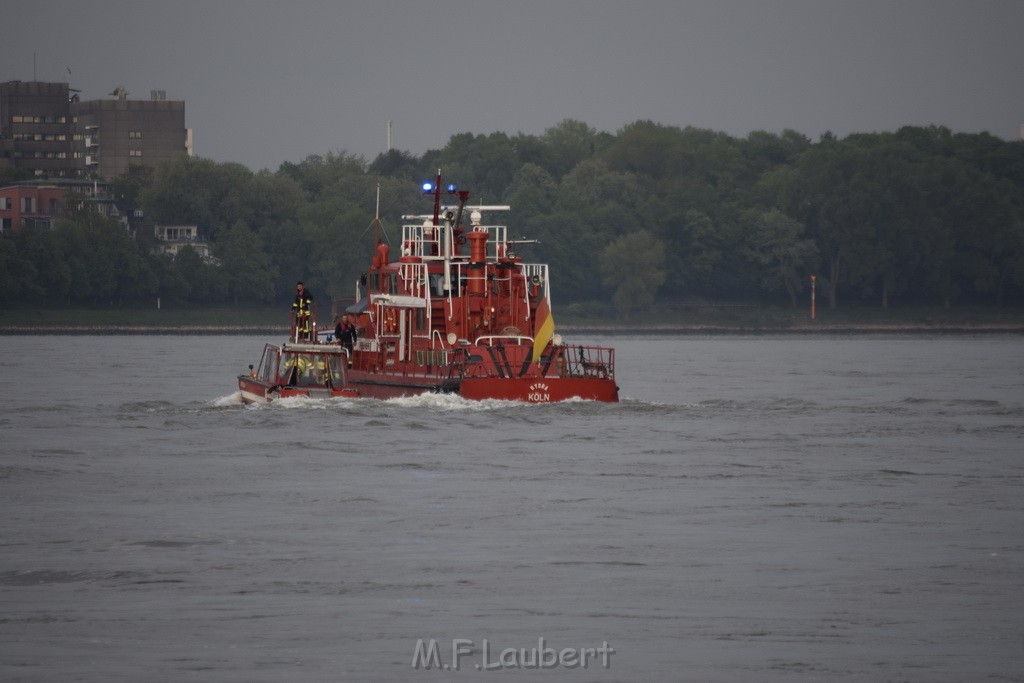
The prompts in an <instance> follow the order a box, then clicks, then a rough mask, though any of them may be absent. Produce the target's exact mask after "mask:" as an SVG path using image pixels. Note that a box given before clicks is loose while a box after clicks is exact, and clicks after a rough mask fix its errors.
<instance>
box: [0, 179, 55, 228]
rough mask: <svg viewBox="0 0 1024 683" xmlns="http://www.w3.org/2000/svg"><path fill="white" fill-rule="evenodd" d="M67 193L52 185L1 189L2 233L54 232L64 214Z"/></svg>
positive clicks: (14, 186)
mask: <svg viewBox="0 0 1024 683" xmlns="http://www.w3.org/2000/svg"><path fill="white" fill-rule="evenodd" d="M64 196H65V193H64V189H63V188H60V187H56V186H53V185H9V186H7V187H0V233H3V234H10V233H12V232H17V231H19V230H22V229H24V228H28V227H40V228H52V227H53V221H54V220H56V219H57V218H58V217H59V216H60V215H61V213H63V211H64Z"/></svg>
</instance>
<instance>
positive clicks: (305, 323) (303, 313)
mask: <svg viewBox="0 0 1024 683" xmlns="http://www.w3.org/2000/svg"><path fill="white" fill-rule="evenodd" d="M312 313H313V294H312V293H311V292H310V291H309V290H308V289H306V285H305V284H303V283H302V281H301V280H300V281H299V282H297V283H296V285H295V301H293V302H292V314H293V315H294V316H295V338H296V340H298V341H310V324H311V321H310V318H311V317H312Z"/></svg>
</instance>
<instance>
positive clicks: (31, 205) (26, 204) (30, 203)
mask: <svg viewBox="0 0 1024 683" xmlns="http://www.w3.org/2000/svg"><path fill="white" fill-rule="evenodd" d="M35 211H36V198H35V197H22V198H21V212H22V213H35Z"/></svg>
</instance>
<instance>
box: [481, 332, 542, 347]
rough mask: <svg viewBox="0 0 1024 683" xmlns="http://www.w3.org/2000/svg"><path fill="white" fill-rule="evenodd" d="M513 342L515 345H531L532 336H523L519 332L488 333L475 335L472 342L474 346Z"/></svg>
mask: <svg viewBox="0 0 1024 683" xmlns="http://www.w3.org/2000/svg"><path fill="white" fill-rule="evenodd" d="M508 343H511V344H515V345H516V346H522V345H531V346H532V345H533V337H524V336H522V335H519V334H488V335H485V336H483V337H477V338H476V341H475V342H473V345H474V346H494V345H495V344H508Z"/></svg>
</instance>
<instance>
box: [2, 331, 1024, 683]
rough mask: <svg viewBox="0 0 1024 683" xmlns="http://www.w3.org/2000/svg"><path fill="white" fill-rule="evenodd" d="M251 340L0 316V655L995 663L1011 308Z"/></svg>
mask: <svg viewBox="0 0 1024 683" xmlns="http://www.w3.org/2000/svg"><path fill="white" fill-rule="evenodd" d="M263 341H264V340H263V339H260V338H256V337H246V336H223V337H218V336H123V337H100V336H96V337H89V336H54V337H44V336H38V337H0V348H2V350H3V353H2V357H0V365H2V378H3V391H2V392H0V406H2V412H0V440H2V443H3V446H2V450H3V456H2V460H0V491H2V497H0V500H2V501H3V503H2V511H3V525H2V533H0V553H2V554H0V604H2V608H3V609H2V614H0V679H2V680H4V681H72V680H82V681H143V680H145V681H240V682H241V681H275V682H276V681H283V680H296V681H343V680H345V681H347V680H357V681H400V680H410V681H419V680H423V681H427V680H430V681H433V680H453V681H458V680H467V681H468V680H481V679H482V680H488V679H495V678H498V679H501V680H527V679H528V680H539V679H542V680H548V679H554V680H575V681H611V680H614V681H669V680H674V681H776V680H778V681H790V680H797V681H822V680H833V679H845V680H864V681H890V680H891V681H967V680H975V681H977V680H998V681H1003V680H1018V681H1019V680H1024V344H1022V342H1024V339H1022V338H1021V337H1019V336H998V335H997V336H877V337H874V336H871V337H869V336H849V337H840V336H837V337H817V336H815V337H800V336H792V337H791V336H780V337H754V336H721V337H719V336H715V337H688V336H619V337H609V338H602V339H592V338H576V339H573V340H572V341H574V342H576V341H578V342H582V343H600V342H604V343H610V344H613V345H614V346H616V347H617V359H618V380H619V384H620V386H621V392H622V396H623V401H622V403H620V404H618V405H603V404H588V403H582V402H572V403H564V404H558V405H524V404H509V403H498V402H483V403H470V402H465V401H462V400H460V399H457V398H453V397H445V396H427V397H418V398H415V399H406V400H396V401H386V402H382V401H373V400H366V399H358V400H337V401H331V402H326V403H325V402H312V401H292V402H282V403H280V404H274V405H270V406H243V405H240V404H239V403H238V399H237V395H236V394H235V392H234V381H235V380H234V377H235V375H237V374H238V373H239V372H242V371H244V370H245V366H246V365H247V364H248V363H252V362H256V360H257V359H258V357H259V353H260V350H261V349H262V344H263ZM431 648H434V649H433V650H432V649H431ZM584 663H585V665H586V666H585V667H584V666H583V664H584ZM455 665H458V669H457V670H456V669H455V668H454V667H455ZM427 667H429V670H428V668H427ZM439 667H447V668H448V670H447V671H438V668H439ZM537 669H540V670H539V671H538V670H537Z"/></svg>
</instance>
